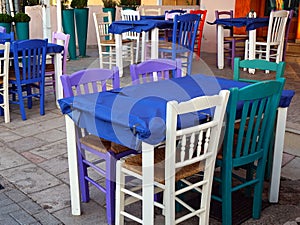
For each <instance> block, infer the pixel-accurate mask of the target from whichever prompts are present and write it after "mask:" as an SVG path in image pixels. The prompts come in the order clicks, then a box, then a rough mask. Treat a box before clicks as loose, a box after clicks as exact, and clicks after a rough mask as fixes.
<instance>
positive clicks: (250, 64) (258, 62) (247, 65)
mask: <svg viewBox="0 0 300 225" xmlns="http://www.w3.org/2000/svg"><path fill="white" fill-rule="evenodd" d="M241 68H244V69H259V70H265V71H275V72H276V79H278V78H280V77H283V74H284V70H285V62H279V63H276V62H269V61H267V60H263V59H253V60H240V58H234V71H233V79H234V80H238V81H245V82H258V81H261V80H259V79H254V77H257V76H258V75H257V74H251V79H246V78H241Z"/></svg>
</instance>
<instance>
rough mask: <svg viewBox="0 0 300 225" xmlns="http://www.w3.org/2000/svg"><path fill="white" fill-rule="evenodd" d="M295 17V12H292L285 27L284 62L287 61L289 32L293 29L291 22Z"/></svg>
mask: <svg viewBox="0 0 300 225" xmlns="http://www.w3.org/2000/svg"><path fill="white" fill-rule="evenodd" d="M293 15H294V10H290V12H289V17H288V20H287V22H286V27H285V34H284V45H283V50H282V51H283V52H282V61H285V53H286V46H287V43H288V40H289V32H290V27H291V21H292V19H293Z"/></svg>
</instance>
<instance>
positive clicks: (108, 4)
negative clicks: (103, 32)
mask: <svg viewBox="0 0 300 225" xmlns="http://www.w3.org/2000/svg"><path fill="white" fill-rule="evenodd" d="M102 2H103V5H104V8H115V7H116V5H117V2H116V1H115V0H102Z"/></svg>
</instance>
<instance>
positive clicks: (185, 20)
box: [172, 14, 201, 51]
mask: <svg viewBox="0 0 300 225" xmlns="http://www.w3.org/2000/svg"><path fill="white" fill-rule="evenodd" d="M200 19H201V17H200V16H199V15H195V14H184V15H181V16H177V15H175V17H174V25H173V35H172V43H173V44H174V45H176V44H177V45H180V46H182V47H184V48H186V49H189V50H190V51H194V46H195V39H196V36H197V30H198V26H199V22H200ZM174 47H175V46H174ZM174 47H173V48H174Z"/></svg>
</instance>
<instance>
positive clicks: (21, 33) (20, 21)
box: [13, 12, 31, 40]
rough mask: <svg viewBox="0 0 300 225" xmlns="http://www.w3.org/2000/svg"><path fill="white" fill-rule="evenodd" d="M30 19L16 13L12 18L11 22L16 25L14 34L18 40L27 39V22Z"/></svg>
mask: <svg viewBox="0 0 300 225" xmlns="http://www.w3.org/2000/svg"><path fill="white" fill-rule="evenodd" d="M30 20H31V18H30V16H29V15H28V14H26V13H23V12H18V13H16V14H15V16H14V17H13V21H14V22H15V25H16V33H17V39H18V40H24V39H29V22H30Z"/></svg>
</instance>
